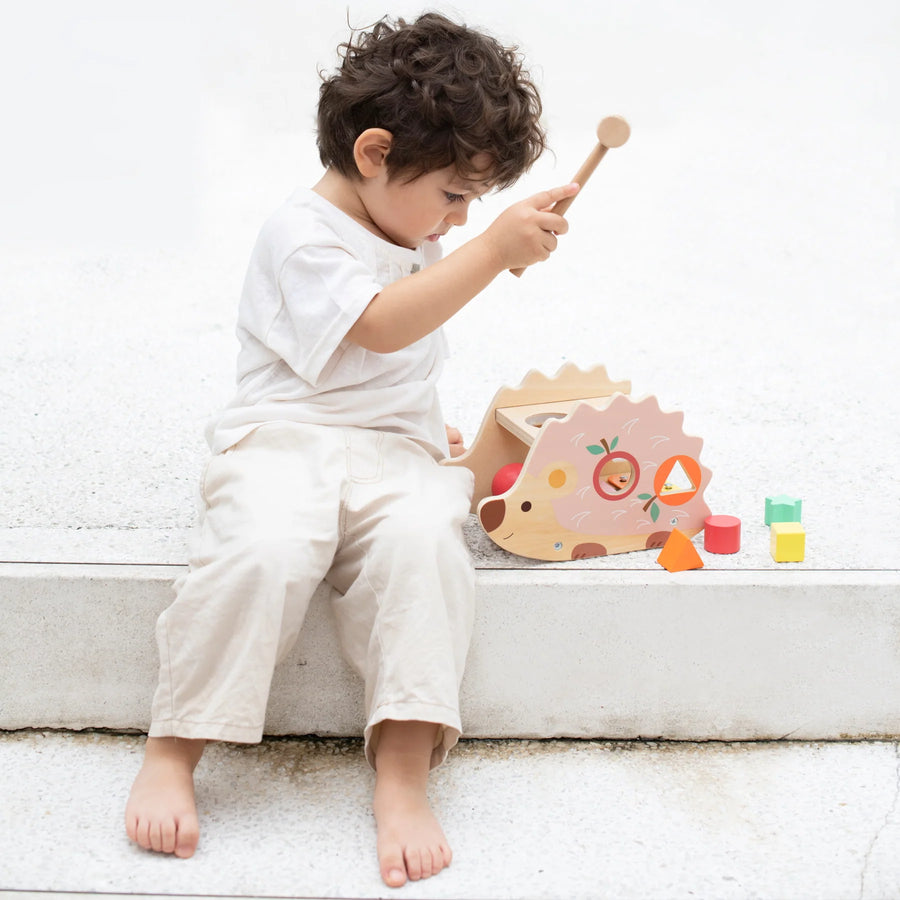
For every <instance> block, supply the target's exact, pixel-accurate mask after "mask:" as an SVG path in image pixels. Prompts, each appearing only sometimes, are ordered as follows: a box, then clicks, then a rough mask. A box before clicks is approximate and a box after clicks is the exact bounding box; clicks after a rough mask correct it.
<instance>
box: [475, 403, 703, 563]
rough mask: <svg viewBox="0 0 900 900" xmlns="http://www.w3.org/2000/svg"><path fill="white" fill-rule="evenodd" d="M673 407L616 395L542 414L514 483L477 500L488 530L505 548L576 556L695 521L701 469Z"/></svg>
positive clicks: (648, 542)
mask: <svg viewBox="0 0 900 900" xmlns="http://www.w3.org/2000/svg"><path fill="white" fill-rule="evenodd" d="M683 418H684V416H683V414H682V413H681V412H671V413H664V412H662V411H661V410H660V408H659V404H658V402H657V400H656V398H655V397H646V398H644V399H642V400H640V401H634V400H632V399H630V398H629V397H628V396H626V395H624V394H617V395H615V396H614V397H613V398H612V399H611V400H610V402H609V404H608V405H607V406H606V408H605V409H596V408H594V406H591V405H589V404H587V403H581V404H579V405H578V406H576V407H575V409H574V410H573V411H572V413H571V414H570V415H568V416H566V417H565V418H557V419H554V418H549V419H547V421H546V422H545V423H544V424H543V425H542V426H541V427H540V431H539V433H538V436H537V437H536V438H535V439H534V442H533V444H532V446H531V449H530V451H529V453H528V456H527V457H526V459H525V464H524V467H523V470H522V472H521V474H520V476H519V478H518V479H517V480H516V482H515V484H514V485H513V486H512V487H511V488H510V489H509V490H508V491H506V493H504V494H502V495H500V496H499V497H488V498H485V499H484V500H482V501H481V503H480V504H479V507H478V515H479V519H480V521H481V523H482V526H483V527H484V529H485V531H486V532H487V533H488V535H489V536H490V538H491V539H492V540H493V541H494V542H495V543H496V544H498V545H499V546H500V547H503V548H504V549H506V550H509V551H510V552H512V553H516V554H518V555H520V556H526V557H530V558H533V559H542V560H567V559H579V558H585V557H590V556H605V555H607V554H612V553H624V552H628V551H631V550H643V549H652V548H657V547H661V546H662V545H663V544H665V542H666V539H667V538H668V536H669V534H670V532H671V531H672V529H673V528H676V527H677V528H678V529H679V530H681V531H683V532H685V533H686V534H688V535H689V536H693V535H695V534H697V533H698V532H699V531H700V530H702V528H703V522H704V520H705V519H706V517H707V516H708V515H709V512H710V511H709V507H708V506H707V505H706V503H705V502H704V500H703V492H704V490H705V489H706V486H707V485H708V483H709V479H710V471H709V470H708V469H707V468H706V467H705V466H703V465H702V464H701V463H700V460H699V457H700V450H701V448H702V446H703V441H702V440H701V439H700V438H698V437H692V436H688V435H685V434H684V433H683V431H682V422H683Z"/></svg>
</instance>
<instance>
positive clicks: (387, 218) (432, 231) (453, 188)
mask: <svg viewBox="0 0 900 900" xmlns="http://www.w3.org/2000/svg"><path fill="white" fill-rule="evenodd" d="M479 162H484V163H486V162H487V159H485V160H479V159H478V158H477V157H476V158H475V159H474V160H473V163H474V164H475V165H476V166H477V164H478V163H479ZM484 169H485V174H486V176H487V177H485V178H484V179H483V180H482V179H481V178H479V176H468V177H463V176H461V175H460V174H459V172H458V171H457V169H456V167H455V166H449V167H448V168H446V169H436V170H435V171H433V172H427V173H426V174H425V175H420V176H419V177H418V178H416V179H415V180H414V181H408V182H405V181H404V180H403V178H402V176H400V177H397V178H395V179H394V180H392V181H389V180H388V179H387V176H386V174H385V175H383V176H382V177H379V178H377V179H374V180H373V183H371V184H370V185H369V190H367V192H366V193H367V196H366V198H365V204H366V210H367V212H368V213H369V215H370V216H371V218H372V221H373V222H374V224H375V225H377V227H378V229H379V230H380V231H382V232H383V233H384V234H385V235H386V236H387V238H388V239H389V240H390V241H392V242H393V243H395V244H399V245H400V246H401V247H409V248H411V249H412V248H416V247H419V246H421V245H422V244H423V243H425V241H436V240H438V238H440V237H442V236H443V235H445V234H446V233H447V232H448V231H449V230H450V229H451V228H452V227H453V226H454V225H465V224H466V219H467V218H468V214H469V204H470V203H471V202H472V201H473V200H475V199H477V198H479V197H481V196H482V195H483V194H486V193H487V192H488V191H489V190H490V189H491V182H490V180H489V171H487V166H486V165H485V167H484Z"/></svg>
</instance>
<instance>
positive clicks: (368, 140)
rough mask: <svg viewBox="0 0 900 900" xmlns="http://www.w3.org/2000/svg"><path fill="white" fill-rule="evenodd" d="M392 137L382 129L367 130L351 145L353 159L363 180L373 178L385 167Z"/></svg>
mask: <svg viewBox="0 0 900 900" xmlns="http://www.w3.org/2000/svg"><path fill="white" fill-rule="evenodd" d="M393 140H394V136H393V135H392V134H391V133H390V132H389V131H385V129H384V128H367V129H366V130H365V131H364V132H363V133H362V134H361V135H360V136H359V137H358V138H357V139H356V143H355V144H354V145H353V159H354V161H355V162H356V168H357V169H359V174H360V175H362V177H363V178H374V177H375V176H376V175H378V174H379V173H380V172H381V171H382V169H384V168H385V167H386V166H387V155H388V153H390V150H391V144H392V143H393Z"/></svg>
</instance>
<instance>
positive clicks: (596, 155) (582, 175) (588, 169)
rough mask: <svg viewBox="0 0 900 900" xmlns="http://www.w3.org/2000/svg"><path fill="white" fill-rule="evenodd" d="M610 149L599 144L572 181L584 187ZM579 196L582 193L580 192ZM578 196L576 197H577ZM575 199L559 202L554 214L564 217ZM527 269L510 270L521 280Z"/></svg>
mask: <svg viewBox="0 0 900 900" xmlns="http://www.w3.org/2000/svg"><path fill="white" fill-rule="evenodd" d="M608 149H609V147H604V146H603V144H601V143H599V142H598V143H597V145H596V146H595V147H594V149H593V150H591V152H590V154H589V155H588V158H587V159H586V160H585V161H584V162H583V163H582V164H581V168H580V169H579V170H578V171H577V172H576V173H575V177H574V178H573V179H572V181H574V182H575V183H576V184H577V185H578V186H579V187H582V188H583V187H584V183H585V182H586V181H587V180H588V178H590V177H591V175H593V173H594V169H596V168H597V166H598V165H600V160H601V159H603V157H604V156H605V155H606V151H607V150H608ZM578 193H579V194H580V193H581V191H579V192H578ZM577 196H578V194H576V195H575V197H577ZM575 197H566V198H565V199H564V200H557V201H556V203H554V204H553V212H555V213H559V214H560V215H563V214H564V213H565V211H566V210H567V209H568V208H569V207H570V206H571V205H572V201H573V200H574V199H575ZM526 268H527V267H525V266H523V267H522V268H520V269H510V270H509V271H510V272H512V273H513V275H515V276H516V278H521V277H522V273H523V272H524V271H525V269H526Z"/></svg>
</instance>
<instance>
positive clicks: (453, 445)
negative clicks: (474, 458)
mask: <svg viewBox="0 0 900 900" xmlns="http://www.w3.org/2000/svg"><path fill="white" fill-rule="evenodd" d="M444 427H445V428H446V429H447V443H449V444H450V458H451V459H455V458H456V457H457V456H462V455H463V453H465V452H466V448H465V445H464V444H463V436H462V433H461V432H460V431H459V429H458V428H453V427H451V426H450V425H445V426H444Z"/></svg>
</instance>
